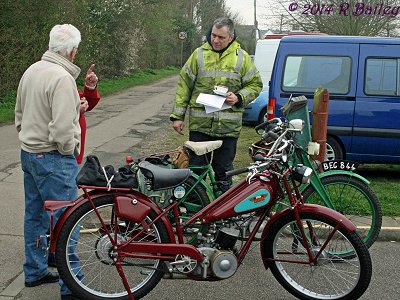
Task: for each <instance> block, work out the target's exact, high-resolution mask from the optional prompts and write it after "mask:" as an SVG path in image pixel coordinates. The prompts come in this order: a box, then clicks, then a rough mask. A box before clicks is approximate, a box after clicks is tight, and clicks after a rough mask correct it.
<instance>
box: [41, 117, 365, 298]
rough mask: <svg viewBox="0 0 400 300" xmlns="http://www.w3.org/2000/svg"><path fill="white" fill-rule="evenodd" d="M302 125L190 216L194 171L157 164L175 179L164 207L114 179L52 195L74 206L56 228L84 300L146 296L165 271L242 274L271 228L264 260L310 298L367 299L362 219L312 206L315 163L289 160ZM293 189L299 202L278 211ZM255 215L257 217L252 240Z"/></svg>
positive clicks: (148, 169)
mask: <svg viewBox="0 0 400 300" xmlns="http://www.w3.org/2000/svg"><path fill="white" fill-rule="evenodd" d="M300 124H301V122H300V121H299V120H293V121H290V122H287V123H283V124H282V125H281V126H282V129H283V130H282V134H280V135H279V136H278V135H276V133H274V134H271V137H272V138H274V139H275V142H274V143H273V145H272V147H271V149H270V150H269V152H268V155H267V156H266V157H263V156H260V157H259V158H258V159H256V161H255V162H254V163H253V164H252V165H250V166H249V167H246V168H242V169H239V170H233V171H230V172H228V173H229V175H235V174H240V173H248V174H247V177H246V178H245V179H243V180H241V181H240V182H239V183H238V184H237V185H235V186H234V187H232V188H231V189H230V190H228V191H227V192H226V193H224V194H223V195H221V196H220V197H218V198H217V199H216V200H214V201H213V202H211V203H210V204H209V205H208V206H206V207H204V208H203V209H201V210H200V211H198V212H197V213H195V214H194V215H193V216H192V217H191V218H189V219H186V220H185V221H184V222H182V219H181V218H180V214H181V213H182V211H181V210H182V208H181V207H179V206H178V205H177V199H179V198H181V197H182V196H183V195H184V194H185V190H184V188H183V187H182V186H181V185H180V184H181V183H183V182H184V181H185V180H186V179H187V178H188V177H189V175H190V170H188V169H181V170H170V169H164V168H160V167H156V166H154V165H152V164H150V163H149V162H142V163H140V164H139V167H140V169H141V171H142V173H143V174H144V175H145V176H146V178H147V184H148V185H149V186H150V187H151V189H152V190H157V189H162V188H171V187H175V189H174V193H173V196H172V197H171V199H169V205H168V206H167V207H164V208H163V209H161V208H159V207H158V206H157V205H156V204H155V203H154V202H152V201H151V199H150V198H148V197H147V196H146V195H144V194H142V193H139V192H137V191H135V190H133V189H131V188H121V187H115V186H114V187H113V186H112V185H111V186H110V185H109V186H108V187H98V186H80V188H81V189H82V190H83V192H84V193H83V195H82V196H80V197H79V198H78V199H76V200H75V201H70V202H61V201H46V203H45V207H46V209H47V210H49V211H51V212H53V211H54V210H56V209H59V208H62V207H68V208H67V209H66V210H65V212H64V213H63V214H62V216H61V217H60V219H59V221H58V222H57V224H56V226H55V228H54V229H53V230H52V232H51V244H50V251H52V252H54V251H55V253H56V262H57V266H58V271H59V273H60V276H61V278H62V279H63V280H64V282H65V283H66V284H67V285H68V287H69V288H70V289H71V291H72V292H73V293H74V294H76V295H77V296H80V297H81V298H82V299H140V298H142V297H144V296H145V295H146V294H148V293H149V292H150V291H151V290H152V289H153V288H154V287H155V286H156V285H157V284H158V283H159V281H160V280H161V279H162V277H163V276H164V275H165V274H174V273H179V274H184V275H186V276H187V277H189V278H190V279H193V280H203V281H204V280H206V281H215V280H223V279H226V278H229V277H231V276H233V275H234V274H235V273H236V271H237V269H238V267H239V266H240V265H241V263H242V262H243V260H244V258H245V256H246V254H247V253H248V251H249V248H250V245H251V243H252V242H253V240H254V238H255V236H256V234H258V232H259V231H262V234H261V242H260V251H261V256H262V260H263V263H264V267H265V268H266V269H268V268H269V269H270V270H271V272H272V274H273V276H274V277H275V278H276V279H277V280H278V282H279V283H280V284H281V285H282V286H283V287H284V288H285V289H286V290H287V291H288V292H290V293H291V294H293V295H294V296H296V297H298V298H300V299H357V298H359V297H360V296H361V295H362V294H363V293H364V292H365V290H366V289H367V288H368V285H369V283H370V280H371V273H372V265H371V258H370V255H369V252H368V249H367V247H366V246H365V244H364V243H363V241H362V240H361V238H360V237H359V236H358V235H357V233H356V226H355V225H354V224H353V223H351V222H350V221H349V220H348V219H347V218H346V217H345V216H343V215H341V214H340V213H338V212H336V211H334V210H331V209H329V208H327V207H323V206H319V205H312V204H303V201H302V195H301V193H300V192H299V189H298V186H299V185H300V183H305V182H307V181H308V180H309V178H310V176H311V174H312V172H311V169H310V168H308V167H306V166H303V165H297V166H290V165H289V164H288V163H287V153H289V154H290V152H291V151H293V147H294V142H293V136H294V134H295V133H297V132H300V131H301V130H302V126H301V125H300ZM285 197H289V199H290V206H289V207H287V208H286V209H283V210H279V211H278V212H276V213H273V211H274V210H273V207H274V206H275V204H277V203H278V202H279V201H280V200H283V199H284V198H285ZM285 203H287V202H286V201H285ZM170 212H173V214H171V213H170ZM171 215H172V216H173V217H171ZM254 217H257V218H258V221H257V223H256V224H255V226H254V227H253V228H252V230H251V232H250V234H249V235H248V233H246V238H242V237H243V236H244V233H243V232H244V230H245V229H246V230H248V226H247V224H248V221H249V220H252V219H253V218H254ZM262 227H264V229H261V228H262ZM247 235H248V236H247Z"/></svg>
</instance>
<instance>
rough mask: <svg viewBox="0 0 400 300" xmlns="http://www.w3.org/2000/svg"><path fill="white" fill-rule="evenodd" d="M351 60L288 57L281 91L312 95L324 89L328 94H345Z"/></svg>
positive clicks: (334, 57)
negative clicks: (319, 88) (316, 90)
mask: <svg viewBox="0 0 400 300" xmlns="http://www.w3.org/2000/svg"><path fill="white" fill-rule="evenodd" d="M350 71H351V58H350V57H348V56H316V55H304V56H298V55H289V56H287V57H286V61H285V66H284V72H283V82H282V90H283V91H285V92H305V93H307V92H308V93H313V92H314V91H315V89H316V88H318V87H324V88H326V89H328V91H329V92H330V93H336V94H347V93H348V92H349V85H350Z"/></svg>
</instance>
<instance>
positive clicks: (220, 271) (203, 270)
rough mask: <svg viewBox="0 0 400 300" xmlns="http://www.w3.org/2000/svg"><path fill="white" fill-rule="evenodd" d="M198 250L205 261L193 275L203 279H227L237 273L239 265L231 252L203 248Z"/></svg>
mask: <svg viewBox="0 0 400 300" xmlns="http://www.w3.org/2000/svg"><path fill="white" fill-rule="evenodd" d="M198 250H199V251H200V252H201V253H202V254H203V256H204V258H205V259H204V261H203V263H201V264H198V265H197V267H196V268H195V270H194V271H193V273H194V274H195V275H198V276H202V277H203V278H207V277H217V278H220V279H226V278H229V277H231V276H232V275H233V274H235V273H236V270H237V267H238V263H237V259H236V256H235V255H234V254H233V253H232V252H231V251H226V250H218V249H215V248H208V247H202V248H198Z"/></svg>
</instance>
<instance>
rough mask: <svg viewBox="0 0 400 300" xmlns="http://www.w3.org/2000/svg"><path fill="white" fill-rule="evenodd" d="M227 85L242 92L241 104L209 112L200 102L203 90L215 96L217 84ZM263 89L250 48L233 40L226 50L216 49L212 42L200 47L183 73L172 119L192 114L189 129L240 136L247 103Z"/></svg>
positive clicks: (227, 135) (210, 133) (233, 90)
mask: <svg viewBox="0 0 400 300" xmlns="http://www.w3.org/2000/svg"><path fill="white" fill-rule="evenodd" d="M216 85H219V86H226V87H227V88H228V91H229V92H234V93H235V94H239V95H240V98H241V100H242V103H241V105H239V106H237V105H234V106H233V107H232V108H229V109H226V110H221V111H217V112H214V113H208V114H207V113H206V111H205V108H204V105H202V104H199V103H196V99H197V97H198V96H199V94H200V93H206V94H211V95H213V89H214V86H216ZM261 89H262V81H261V77H260V74H259V72H258V70H257V69H256V67H255V66H254V63H253V61H252V60H251V58H250V56H249V55H248V54H247V52H246V51H244V50H243V49H241V48H240V45H239V43H238V42H237V41H233V42H232V43H231V44H230V46H229V47H228V48H227V49H226V50H225V51H224V52H223V53H222V54H220V53H218V52H215V51H213V50H212V47H211V45H210V44H209V43H205V44H204V45H202V46H201V47H199V48H197V49H196V50H195V51H194V52H193V53H192V55H191V56H190V57H189V59H188V60H187V62H186V63H185V65H184V66H183V68H182V70H181V72H180V78H179V82H178V88H177V92H176V98H175V103H174V108H173V111H172V114H171V115H170V117H171V119H177V120H184V118H185V114H186V112H187V113H188V116H189V130H190V131H199V132H202V133H205V134H208V135H210V136H214V137H239V133H240V130H241V128H242V115H243V111H244V108H245V107H246V105H247V104H248V103H249V102H251V101H252V100H254V99H255V98H256V97H257V96H258V94H259V93H260V92H261Z"/></svg>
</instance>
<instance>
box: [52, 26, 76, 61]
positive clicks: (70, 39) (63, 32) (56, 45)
mask: <svg viewBox="0 0 400 300" xmlns="http://www.w3.org/2000/svg"><path fill="white" fill-rule="evenodd" d="M80 42H81V33H80V32H79V30H78V29H77V28H76V27H75V26H73V25H71V24H63V25H56V26H54V27H53V28H52V29H51V31H50V41H49V50H51V51H54V52H57V53H58V54H60V55H63V56H67V55H68V54H70V53H71V51H72V49H74V48H78V46H79V43H80Z"/></svg>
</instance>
